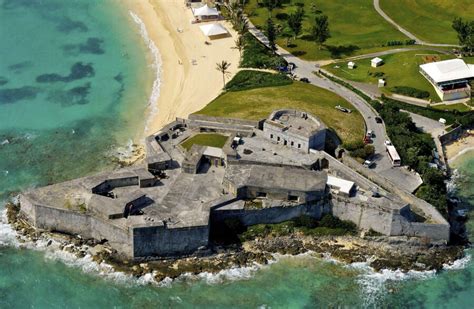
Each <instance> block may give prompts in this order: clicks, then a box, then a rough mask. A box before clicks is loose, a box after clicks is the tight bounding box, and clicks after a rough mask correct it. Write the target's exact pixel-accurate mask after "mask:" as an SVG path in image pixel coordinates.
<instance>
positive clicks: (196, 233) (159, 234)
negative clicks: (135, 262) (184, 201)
mask: <svg viewBox="0 0 474 309" xmlns="http://www.w3.org/2000/svg"><path fill="white" fill-rule="evenodd" d="M208 242H209V225H206V226H196V227H185V228H172V229H168V228H166V227H165V226H153V227H136V228H133V256H134V257H135V258H140V257H148V256H156V255H157V253H158V252H159V255H160V256H180V255H181V256H182V255H184V254H188V253H192V252H194V251H196V250H197V249H198V248H199V247H203V246H207V245H208Z"/></svg>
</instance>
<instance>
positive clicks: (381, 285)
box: [346, 262, 436, 307]
mask: <svg viewBox="0 0 474 309" xmlns="http://www.w3.org/2000/svg"><path fill="white" fill-rule="evenodd" d="M369 263H370V262H359V263H352V264H349V265H347V266H346V267H349V268H354V269H357V270H359V271H360V272H361V274H360V275H359V276H358V278H357V283H358V284H359V286H360V287H361V292H362V295H363V297H364V307H374V306H377V303H378V302H379V301H380V300H382V299H383V297H384V295H385V294H386V293H387V283H389V282H396V281H403V280H409V279H417V280H425V279H430V278H433V277H434V276H435V275H436V271H435V270H429V271H416V270H410V271H408V272H403V271H401V270H389V269H382V270H380V271H378V272H377V271H375V270H374V269H373V268H372V267H370V266H369Z"/></svg>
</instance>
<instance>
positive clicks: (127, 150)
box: [112, 139, 135, 160]
mask: <svg viewBox="0 0 474 309" xmlns="http://www.w3.org/2000/svg"><path fill="white" fill-rule="evenodd" d="M134 150H135V147H134V146H133V140H131V139H129V140H128V141H127V144H126V145H125V146H124V147H118V148H117V150H115V151H114V153H113V154H112V155H113V156H114V157H117V158H118V159H119V160H127V159H129V158H131V157H132V156H133V151H134Z"/></svg>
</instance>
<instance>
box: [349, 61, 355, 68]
mask: <svg viewBox="0 0 474 309" xmlns="http://www.w3.org/2000/svg"><path fill="white" fill-rule="evenodd" d="M355 67H356V64H355V62H352V61H350V62H348V63H347V68H348V69H351V70H352V69H355Z"/></svg>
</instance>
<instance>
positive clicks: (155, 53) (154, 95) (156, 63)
mask: <svg viewBox="0 0 474 309" xmlns="http://www.w3.org/2000/svg"><path fill="white" fill-rule="evenodd" d="M130 16H131V17H132V19H133V21H134V22H135V23H136V24H137V25H138V26H139V27H140V34H141V36H142V38H143V40H144V41H145V44H146V45H147V46H148V49H149V50H150V52H151V54H152V57H153V63H152V68H153V69H154V70H155V74H156V77H155V80H154V81H153V88H152V91H151V95H150V98H149V99H148V106H149V108H150V116H149V117H148V120H147V123H146V125H145V131H146V130H148V125H149V122H150V121H151V119H153V116H155V115H156V113H157V112H158V106H157V104H156V101H157V100H158V98H159V97H160V86H161V79H160V78H161V66H162V60H161V54H160V51H159V50H158V47H156V45H155V42H153V40H152V39H151V38H150V37H149V35H148V31H147V29H146V26H145V23H144V22H143V21H142V20H141V19H140V17H138V15H137V14H135V13H134V12H132V11H130Z"/></svg>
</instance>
